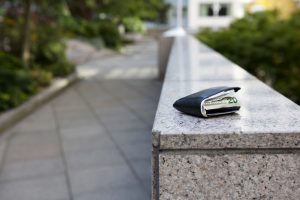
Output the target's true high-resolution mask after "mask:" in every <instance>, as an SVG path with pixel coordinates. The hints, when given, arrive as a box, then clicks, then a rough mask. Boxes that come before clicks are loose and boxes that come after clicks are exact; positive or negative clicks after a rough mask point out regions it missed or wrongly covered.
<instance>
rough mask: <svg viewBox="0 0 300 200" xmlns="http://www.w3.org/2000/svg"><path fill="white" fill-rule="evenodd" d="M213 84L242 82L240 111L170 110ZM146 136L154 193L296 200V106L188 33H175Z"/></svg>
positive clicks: (299, 152)
mask: <svg viewBox="0 0 300 200" xmlns="http://www.w3.org/2000/svg"><path fill="white" fill-rule="evenodd" d="M162 71H164V70H162ZM214 86H238V87H241V88H242V89H241V91H239V92H238V93H239V99H240V100H241V102H242V107H241V110H240V111H239V112H238V114H232V115H227V116H221V117H214V118H207V119H204V118H197V117H193V116H189V115H185V114H183V113H180V112H178V111H177V110H175V109H174V108H173V106H172V105H173V103H174V102H175V100H177V99H179V98H181V97H184V96H186V95H189V94H192V93H194V92H197V91H200V90H203V89H206V88H209V87H214ZM152 134H153V139H152V143H153V151H152V170H153V177H152V178H153V188H152V199H160V200H165V199H172V200H174V199H295V200H296V199H297V200H298V199H300V107H299V106H298V105H297V104H295V103H293V102H292V101H290V100H289V99H287V98H286V97H284V96H283V95H281V94H279V93H278V92H276V91H275V90H273V89H272V88H270V87H269V86H267V85H265V84H264V83H262V82H261V81H259V80H258V79H257V78H255V77H254V76H252V75H251V74H249V73H248V72H246V71H245V70H244V69H242V68H241V67H239V66H237V65H236V64H234V63H232V62H231V61H229V60H228V59H226V58H225V57H223V56H222V55H221V54H219V53H217V52H216V51H214V50H212V49H211V48H209V47H207V46H206V45H204V44H202V43H201V42H199V41H197V40H196V39H195V38H193V37H191V36H185V37H177V38H174V42H173V46H172V47H171V51H170V55H169V59H168V64H167V68H166V73H165V78H164V84H163V88H162V92H161V97H160V101H159V105H158V109H157V113H156V117H155V121H154V125H153V130H152Z"/></svg>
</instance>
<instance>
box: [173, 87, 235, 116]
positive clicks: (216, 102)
mask: <svg viewBox="0 0 300 200" xmlns="http://www.w3.org/2000/svg"><path fill="white" fill-rule="evenodd" d="M240 89H241V88H239V87H226V86H221V87H213V88H208V89H206V90H202V91H199V92H197V93H194V94H191V95H188V96H186V97H183V98H181V99H179V100H177V101H176V102H175V103H174V104H173V107H174V108H176V109H177V110H179V111H181V112H183V113H186V114H190V115H193V116H199V117H211V116H218V115H224V114H230V113H234V112H237V111H239V109H240V102H239V100H238V99H237V97H236V92H237V91H239V90H240Z"/></svg>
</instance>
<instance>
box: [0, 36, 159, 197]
mask: <svg viewBox="0 0 300 200" xmlns="http://www.w3.org/2000/svg"><path fill="white" fill-rule="evenodd" d="M155 53H156V44H155V43H154V42H153V41H146V42H141V43H139V44H137V45H135V46H131V47H129V48H128V51H127V53H126V54H125V55H124V54H123V55H113V56H111V57H110V58H105V59H103V58H101V59H99V58H97V56H93V57H92V60H90V61H89V62H88V63H86V64H84V65H82V66H80V67H79V72H80V74H81V75H83V76H84V77H85V80H83V81H81V82H79V83H77V84H76V85H74V86H72V87H71V88H69V89H67V90H66V91H65V92H63V93H62V94H61V95H60V96H58V97H57V98H55V99H53V100H52V101H51V102H49V103H47V104H46V105H44V106H43V107H42V108H40V109H38V110H37V111H36V112H35V113H33V114H32V115H30V116H28V117H27V118H26V119H25V120H23V121H22V122H20V123H19V124H17V125H16V127H14V128H12V129H11V130H9V132H12V133H13V134H11V135H10V138H9V142H8V145H7V146H6V149H5V154H4V157H3V159H2V163H1V172H0V199H1V200H67V199H74V200H98V199H99V200H100V199H101V200H106V199H109V200H115V199H122V200H124V199H125V200H126V199H128V200H135V199H136V200H144V199H150V190H151V187H150V185H151V183H150V179H151V178H150V176H151V174H150V173H151V172H150V153H151V128H152V122H153V119H154V114H155V111H156V105H157V101H158V98H159V93H160V87H161V83H160V82H158V81H156V80H155V79H154V78H155V77H156V73H157V70H156V68H155V66H156V55H155Z"/></svg>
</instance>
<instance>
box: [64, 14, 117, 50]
mask: <svg viewBox="0 0 300 200" xmlns="http://www.w3.org/2000/svg"><path fill="white" fill-rule="evenodd" d="M60 23H61V26H62V27H63V29H64V31H65V33H66V35H69V36H77V37H80V38H87V39H89V40H93V41H96V44H95V45H96V46H98V47H101V46H102V44H101V42H102V41H103V43H104V45H105V46H106V47H109V48H112V49H119V48H120V47H121V46H122V37H121V35H120V33H119V30H118V26H117V24H116V23H114V22H113V21H111V20H90V21H89V20H86V19H83V18H72V17H65V18H63V19H61V22H60Z"/></svg>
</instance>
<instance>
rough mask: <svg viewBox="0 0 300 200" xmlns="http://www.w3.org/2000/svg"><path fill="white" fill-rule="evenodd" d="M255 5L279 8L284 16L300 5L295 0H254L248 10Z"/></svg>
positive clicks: (287, 15) (271, 8)
mask: <svg viewBox="0 0 300 200" xmlns="http://www.w3.org/2000/svg"><path fill="white" fill-rule="evenodd" d="M255 6H262V7H264V8H265V10H274V9H277V10H278V11H279V12H280V15H281V16H282V17H283V18H286V17H289V16H290V15H291V14H292V13H293V12H294V11H295V10H296V9H297V7H298V6H297V1H295V0H253V2H252V3H250V4H249V6H247V10H248V11H250V12H251V11H252V10H253V9H255Z"/></svg>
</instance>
